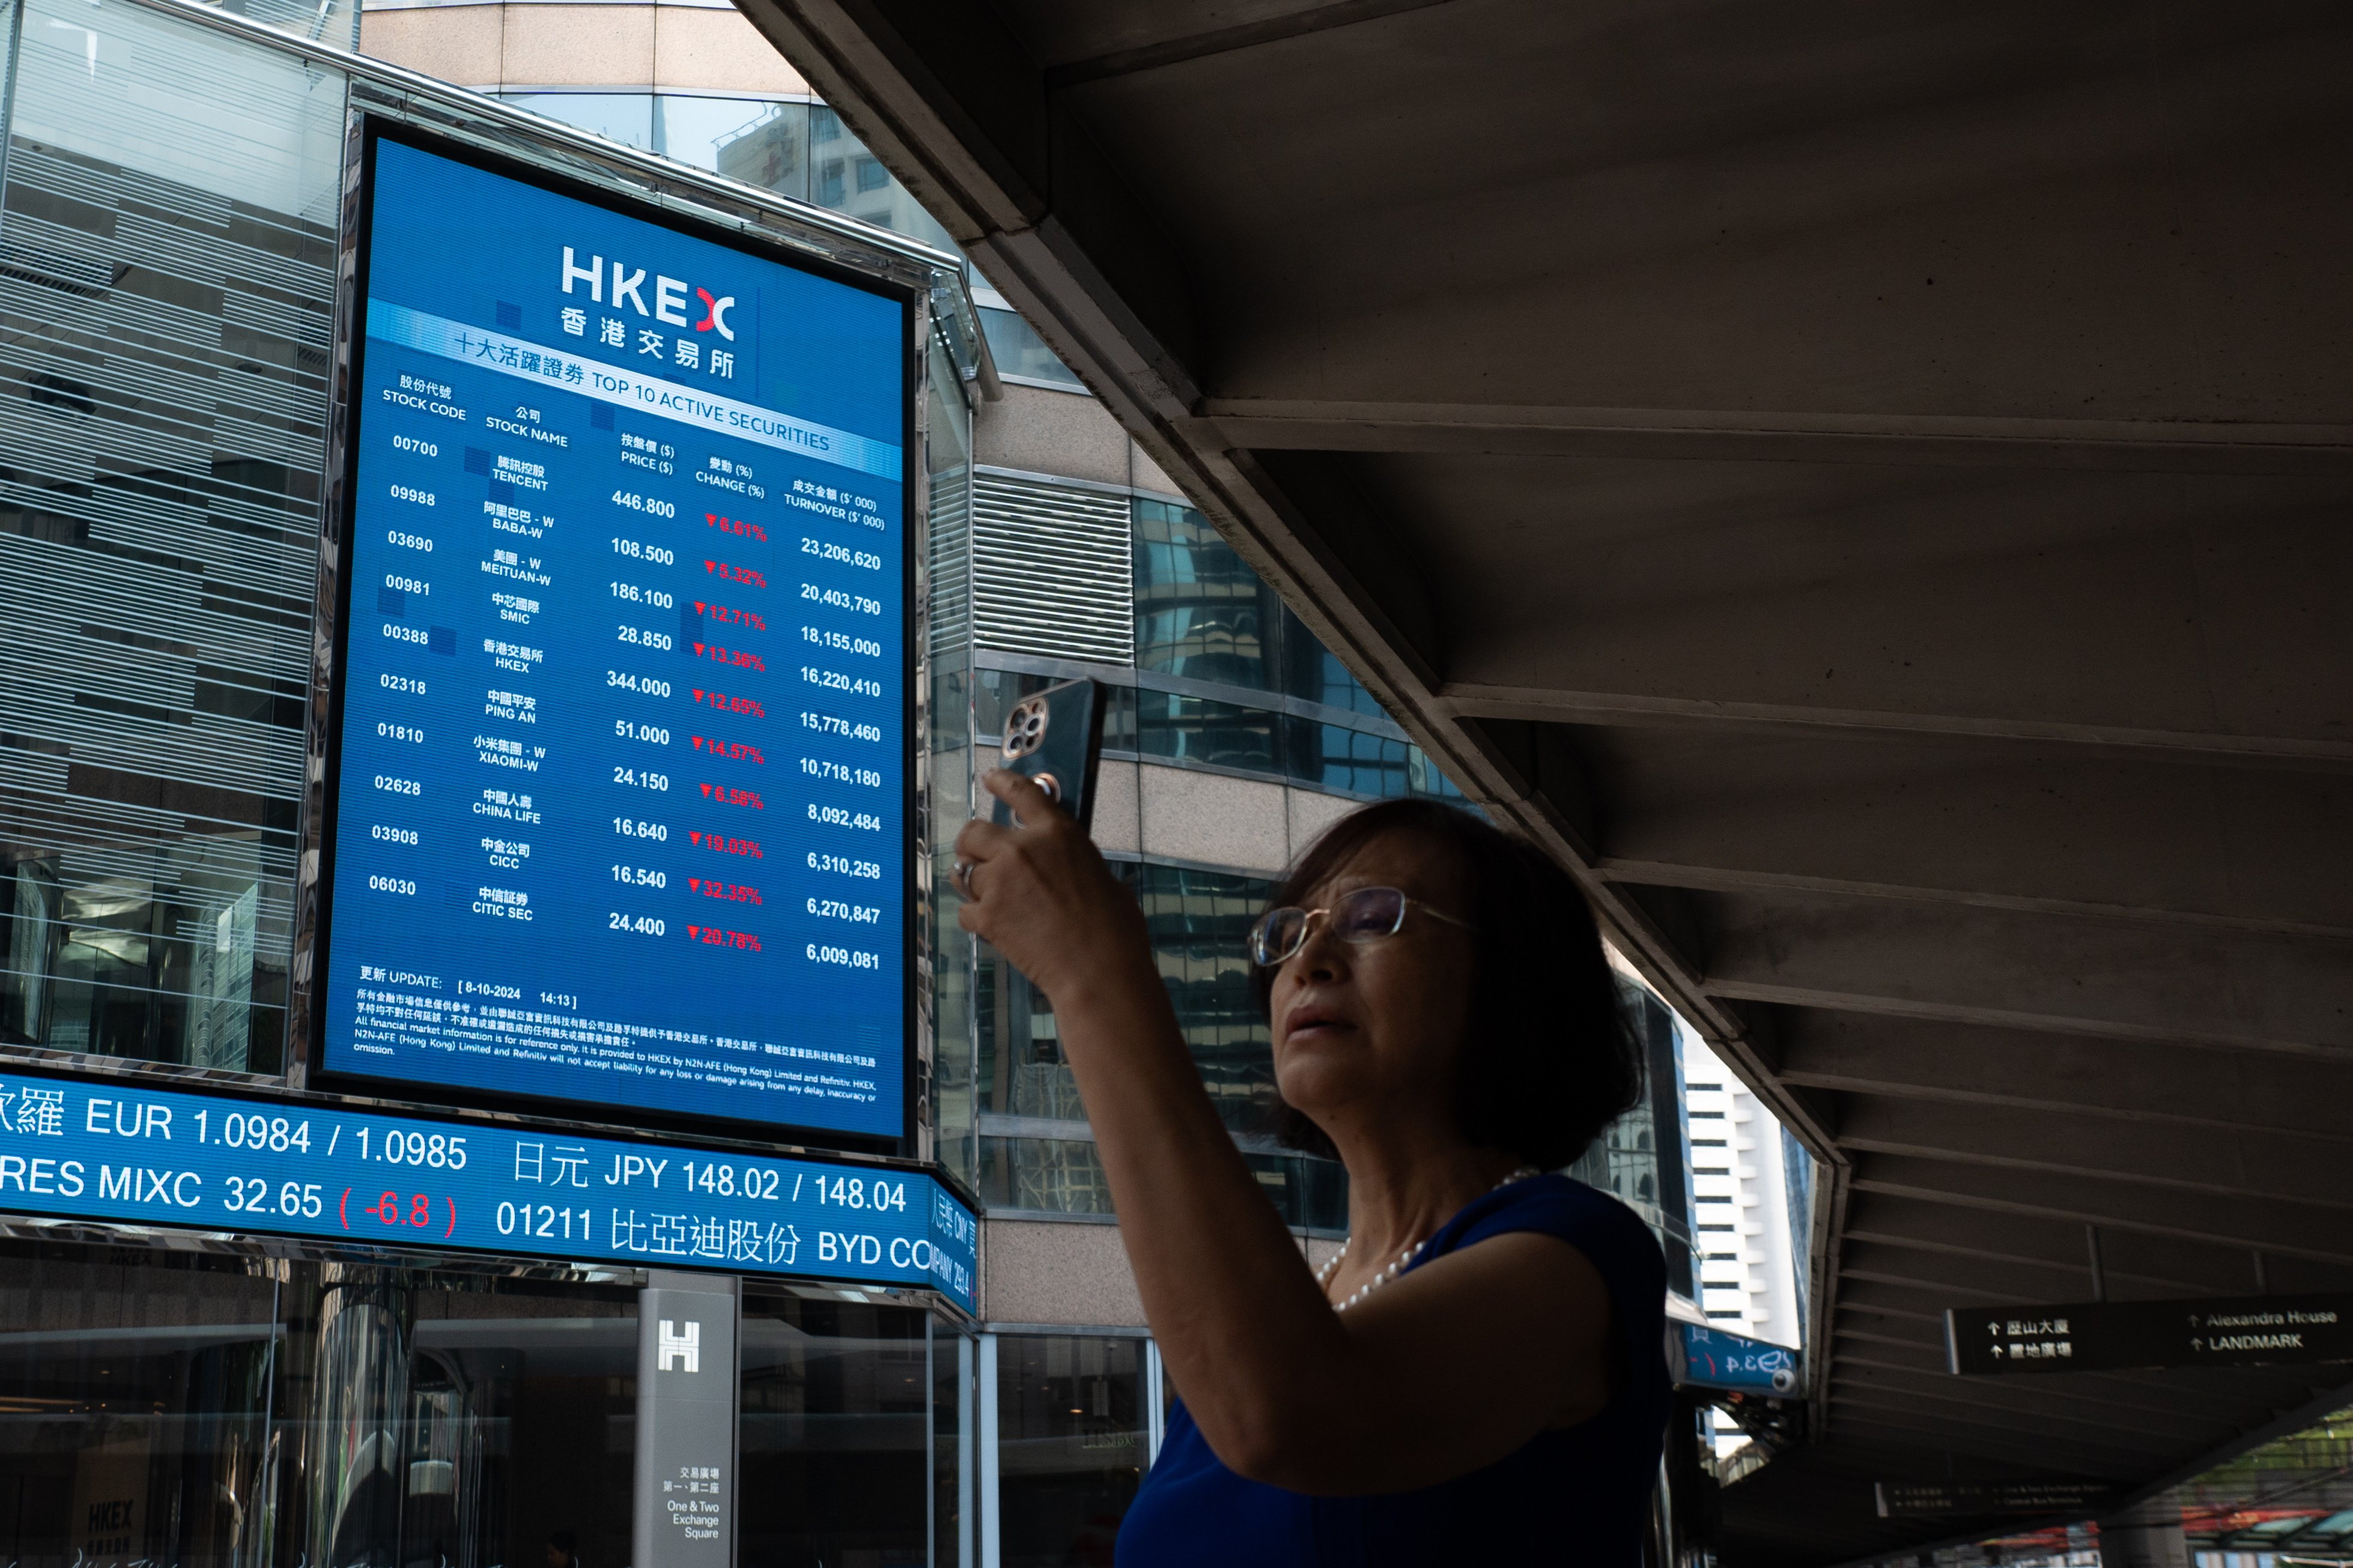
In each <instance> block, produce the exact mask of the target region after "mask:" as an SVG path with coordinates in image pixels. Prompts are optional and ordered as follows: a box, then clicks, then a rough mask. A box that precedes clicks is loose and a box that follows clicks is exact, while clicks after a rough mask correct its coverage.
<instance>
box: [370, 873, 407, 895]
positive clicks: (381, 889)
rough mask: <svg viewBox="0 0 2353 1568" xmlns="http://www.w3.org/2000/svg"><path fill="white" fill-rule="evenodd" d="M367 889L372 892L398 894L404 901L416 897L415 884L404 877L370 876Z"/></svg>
mask: <svg viewBox="0 0 2353 1568" xmlns="http://www.w3.org/2000/svg"><path fill="white" fill-rule="evenodd" d="M368 888H369V890H370V891H372V892H378V893H398V894H399V895H400V896H401V897H403V898H406V899H413V898H415V897H416V896H417V884H416V883H415V882H412V881H410V880H409V879H407V878H406V877H377V876H370V877H369V878H368Z"/></svg>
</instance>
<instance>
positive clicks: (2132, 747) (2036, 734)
mask: <svg viewBox="0 0 2353 1568" xmlns="http://www.w3.org/2000/svg"><path fill="white" fill-rule="evenodd" d="M1432 706H1433V708H1434V710H1436V711H1438V712H1440V713H1443V714H1447V715H1450V716H1452V717H1457V718H1480V719H1518V720H1525V721H1530V722H1535V723H1557V724H1596V725H1609V724H1623V723H1630V722H1636V721H1640V722H1645V723H1668V724H1681V725H1687V726H1694V727H1698V728H1702V729H1705V730H1708V731H1717V730H1720V729H1724V728H1727V727H1739V728H1750V729H1759V728H1761V729H1771V730H1798V731H1808V730H1827V731H1841V730H1851V731H1861V732H1862V733H1865V734H1869V735H1890V736H1909V735H1926V736H1945V737H1952V738H1956V739H1963V740H1982V741H2025V742H2039V743H2043V744H2056V745H2068V746H2087V747H2104V748H2114V749H2121V750H2126V751H2132V752H2154V753H2157V754H2158V755H2160V756H2162V755H2168V754H2177V753H2178V754H2183V755H2189V756H2210V757H2217V758H2239V759H2246V760H2253V761H2261V760H2274V761H2280V762H2303V763H2329V764H2349V763H2353V741H2338V740H2329V739H2327V738H2324V737H2313V736H2306V735H2265V734H2245V733H2240V732H2236V731H2219V730H2179V729H2158V728H2153V727H2150V726H2147V725H2136V724H2127V723H2106V722H2087V721H2069V720H2054V719H2043V718H2036V717H2031V716H2028V715H2002V714H1976V713H1955V712H1939V711H1935V710H1912V709H1887V708H1856V707H1849V706H1844V705H1841V704H1838V703H1832V702H1820V703H1816V702H1767V701H1754V700H1742V699H1739V698H1731V697H1683V696H1677V695H1675V694H1673V693H1662V692H1649V691H1609V690H1600V689H1587V688H1573V687H1555V686H1514V685H1506V684H1501V683H1497V682H1493V681H1480V680H1465V679H1447V680H1443V681H1440V682H1439V683H1438V684H1437V687H1436V700H1435V702H1434V703H1433V704H1432Z"/></svg>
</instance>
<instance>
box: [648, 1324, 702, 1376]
mask: <svg viewBox="0 0 2353 1568" xmlns="http://www.w3.org/2000/svg"><path fill="white" fill-rule="evenodd" d="M654 1370H655V1371H656V1372H700V1371H702V1324H701V1323H689V1324H687V1325H686V1331H685V1332H683V1333H681V1332H680V1331H678V1329H677V1328H676V1327H675V1326H674V1325H672V1323H671V1322H670V1320H669V1319H668V1318H664V1319H663V1320H662V1321H661V1332H660V1333H659V1334H658V1335H656V1336H655V1338H654Z"/></svg>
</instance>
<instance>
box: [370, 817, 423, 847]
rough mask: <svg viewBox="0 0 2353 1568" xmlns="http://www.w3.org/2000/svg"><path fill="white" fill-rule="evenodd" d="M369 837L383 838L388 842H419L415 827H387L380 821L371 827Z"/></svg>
mask: <svg viewBox="0 0 2353 1568" xmlns="http://www.w3.org/2000/svg"><path fill="white" fill-rule="evenodd" d="M368 837H370V838H381V839H383V840H384V841H385V843H387V844H414V843H416V842H417V829H415V828H414V827H386V826H385V825H384V824H383V823H381V822H379V823H376V824H375V825H374V826H371V827H369V829H368Z"/></svg>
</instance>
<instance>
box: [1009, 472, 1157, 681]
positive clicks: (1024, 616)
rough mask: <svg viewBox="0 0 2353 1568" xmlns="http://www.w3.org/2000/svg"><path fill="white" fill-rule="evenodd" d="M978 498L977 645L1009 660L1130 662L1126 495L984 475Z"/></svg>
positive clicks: (1130, 583)
mask: <svg viewBox="0 0 2353 1568" xmlns="http://www.w3.org/2000/svg"><path fill="white" fill-rule="evenodd" d="M972 500H973V506H972V526H973V550H972V555H973V561H972V577H973V584H972V625H973V641H974V642H975V643H976V645H977V646H979V647H987V648H995V649H997V650H998V651H1000V652H1003V653H1027V654H1036V655H1039V656H1042V657H1044V658H1073V659H1084V660H1087V661H1089V662H1092V663H1097V664H1130V663H1133V662H1134V658H1135V605H1134V579H1133V576H1132V573H1133V570H1134V568H1133V563H1132V561H1131V557H1130V553H1129V551H1130V546H1129V542H1128V502H1127V498H1126V497H1125V496H1123V495H1116V494H1108V493H1106V492H1104V491H1102V490H1091V489H1080V488H1078V487H1077V486H1074V485H1058V484H1052V483H1050V482H1047V481H1044V480H1039V479H1016V478H1013V477H1011V476H1009V475H1005V474H992V473H989V472H987V470H985V469H984V470H981V471H980V472H978V473H976V475H975V476H974V478H973V497H972Z"/></svg>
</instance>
